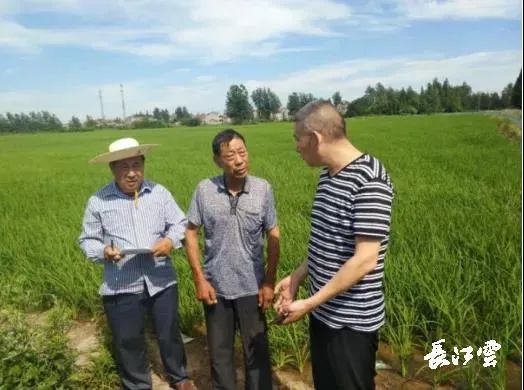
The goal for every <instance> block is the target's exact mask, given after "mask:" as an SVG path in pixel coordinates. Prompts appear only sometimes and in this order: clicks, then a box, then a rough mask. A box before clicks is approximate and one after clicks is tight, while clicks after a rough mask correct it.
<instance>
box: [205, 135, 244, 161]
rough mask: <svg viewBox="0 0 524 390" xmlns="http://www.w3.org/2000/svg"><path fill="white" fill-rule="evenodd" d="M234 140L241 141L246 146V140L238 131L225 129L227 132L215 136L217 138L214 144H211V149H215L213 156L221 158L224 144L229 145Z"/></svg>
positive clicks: (214, 139)
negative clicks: (221, 148) (221, 147)
mask: <svg viewBox="0 0 524 390" xmlns="http://www.w3.org/2000/svg"><path fill="white" fill-rule="evenodd" d="M233 138H238V139H241V140H242V142H243V143H244V145H246V140H245V139H244V137H242V134H240V133H239V132H238V131H236V130H233V129H225V130H222V131H221V132H220V133H218V134H217V135H215V138H213V142H212V143H211V148H212V149H213V155H214V156H216V157H218V156H220V146H221V145H222V144H226V145H229V143H230V142H231V140H232V139H233ZM246 146H247V145H246Z"/></svg>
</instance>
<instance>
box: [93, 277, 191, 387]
mask: <svg viewBox="0 0 524 390" xmlns="http://www.w3.org/2000/svg"><path fill="white" fill-rule="evenodd" d="M103 303H104V311H105V313H106V316H107V321H108V324H109V327H110V329H111V332H112V334H113V345H114V349H115V352H116V357H117V364H118V370H119V374H120V379H121V382H122V388H124V389H129V390H138V389H151V374H150V369H149V362H148V360H147V353H146V346H145V336H144V333H145V323H146V314H147V313H148V312H149V313H150V314H151V316H152V318H153V327H154V329H155V333H156V336H157V339H158V346H159V349H160V356H161V357H162V362H163V364H164V368H165V370H166V373H167V375H168V379H169V382H170V384H171V385H172V386H173V387H174V384H175V383H177V382H180V381H182V380H185V379H187V378H188V376H187V374H186V355H185V351H184V344H183V342H182V336H181V334H180V329H179V327H178V289H177V286H176V285H173V286H170V287H168V288H167V289H165V290H163V291H161V292H159V293H158V294H155V295H154V296H152V297H151V296H149V295H148V293H147V292H146V291H144V292H143V293H142V294H119V295H114V296H105V297H103Z"/></svg>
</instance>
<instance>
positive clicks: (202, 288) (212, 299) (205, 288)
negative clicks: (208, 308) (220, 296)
mask: <svg viewBox="0 0 524 390" xmlns="http://www.w3.org/2000/svg"><path fill="white" fill-rule="evenodd" d="M195 287H196V296H197V299H198V300H199V301H202V302H204V303H205V304H206V305H214V304H216V303H217V302H218V301H217V296H216V292H215V289H214V288H213V286H212V285H211V283H209V282H208V281H207V280H206V279H205V278H202V279H199V280H197V281H195Z"/></svg>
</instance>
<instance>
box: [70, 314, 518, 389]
mask: <svg viewBox="0 0 524 390" xmlns="http://www.w3.org/2000/svg"><path fill="white" fill-rule="evenodd" d="M68 336H69V340H70V346H71V349H72V350H74V351H76V353H77V358H76V361H75V364H76V365H77V366H78V368H79V369H82V367H83V366H85V365H86V364H87V363H88V362H89V360H90V359H91V358H92V357H94V356H95V355H96V353H97V350H98V348H99V346H100V341H99V335H98V331H97V326H96V324H95V323H94V322H85V321H84V322H75V324H74V325H73V326H72V327H71V330H70V331H69V333H68ZM147 343H148V349H149V355H150V359H151V362H152V371H151V373H152V380H153V389H154V390H169V385H168V384H167V382H166V381H165V380H164V379H163V377H164V373H163V367H162V362H161V360H160V355H159V352H158V347H157V343H156V340H155V338H154V336H153V335H152V334H151V332H148V334H147ZM185 349H186V355H187V360H188V362H187V363H188V364H187V367H188V373H189V375H190V377H191V379H192V380H193V381H194V383H195V385H196V386H197V388H198V389H200V390H206V389H211V378H210V371H209V358H208V350H207V343H206V339H205V336H202V335H201V336H198V337H196V338H195V339H194V340H192V341H190V342H189V343H187V344H186V345H185ZM238 352H239V351H237V354H236V358H237V359H236V372H237V384H238V388H239V389H243V388H244V369H243V362H242V358H241V354H240V353H238ZM378 357H379V359H381V360H382V361H384V362H386V363H387V364H388V365H390V366H391V367H392V369H384V370H377V376H376V377H375V384H376V389H377V390H389V389H405V390H426V389H427V390H430V389H441V390H444V389H455V386H453V385H452V384H448V385H440V386H434V385H432V384H431V382H430V379H428V378H429V377H428V373H427V372H426V373H425V372H424V369H423V366H427V362H426V361H424V359H423V354H422V353H421V352H415V353H414V354H413V356H412V359H411V361H410V368H409V371H410V373H411V372H416V371H419V373H422V374H419V375H417V378H404V377H402V376H401V375H400V374H399V372H400V363H399V361H398V359H397V358H396V357H395V355H394V354H393V352H392V351H391V348H390V347H389V346H388V345H387V344H384V343H380V345H379V351H378ZM427 371H429V368H428V369H427ZM507 379H508V382H507V388H508V389H511V390H512V389H521V388H522V381H521V365H520V364H517V363H515V362H513V361H511V360H508V362H507ZM273 383H274V384H275V385H274V389H275V390H312V389H313V381H312V377H311V367H310V366H309V365H306V367H305V368H304V371H303V373H299V372H298V371H297V370H293V369H286V368H284V369H275V370H274V376H273Z"/></svg>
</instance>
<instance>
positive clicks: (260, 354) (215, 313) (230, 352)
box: [204, 296, 272, 390]
mask: <svg viewBox="0 0 524 390" xmlns="http://www.w3.org/2000/svg"><path fill="white" fill-rule="evenodd" d="M217 300H218V303H216V304H215V305H204V312H205V317H206V327H207V343H208V348H209V355H210V365H211V379H212V382H213V389H215V390H219V389H220V390H236V375H235V363H234V341H235V331H236V329H238V330H239V331H240V338H241V339H242V349H243V352H244V365H245V370H246V387H245V388H246V389H247V390H271V389H272V378H271V361H270V356H269V343H268V339H267V326H266V319H265V315H264V312H263V311H262V309H261V308H259V307H258V302H257V296H248V297H242V298H238V299H233V300H227V299H223V298H220V297H217Z"/></svg>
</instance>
